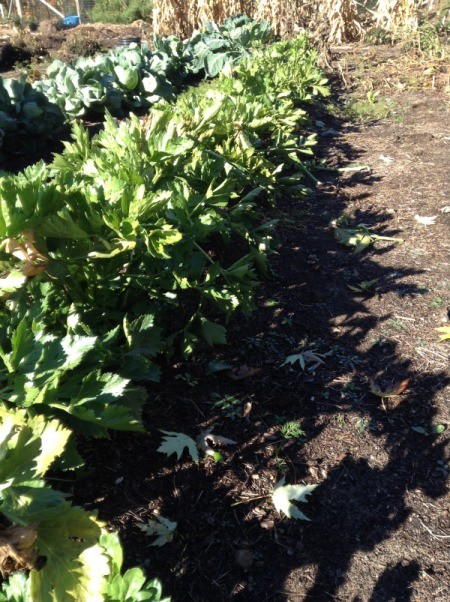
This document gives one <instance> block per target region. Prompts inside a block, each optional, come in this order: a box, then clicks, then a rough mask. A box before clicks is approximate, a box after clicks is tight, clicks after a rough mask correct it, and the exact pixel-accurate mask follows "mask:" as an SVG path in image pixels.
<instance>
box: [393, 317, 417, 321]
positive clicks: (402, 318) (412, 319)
mask: <svg viewBox="0 0 450 602" xmlns="http://www.w3.org/2000/svg"><path fill="white" fill-rule="evenodd" d="M394 318H400V319H401V320H411V322H415V321H416V318H408V316H397V315H395V316H394Z"/></svg>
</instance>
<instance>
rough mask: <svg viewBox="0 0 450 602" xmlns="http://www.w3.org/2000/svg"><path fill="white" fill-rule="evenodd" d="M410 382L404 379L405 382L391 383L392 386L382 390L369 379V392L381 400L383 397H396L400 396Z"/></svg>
mask: <svg viewBox="0 0 450 602" xmlns="http://www.w3.org/2000/svg"><path fill="white" fill-rule="evenodd" d="M410 380H411V379H410V378H406V379H405V380H401V381H398V382H395V383H392V385H390V386H387V387H385V388H384V389H382V388H381V387H380V385H378V384H377V383H376V382H375V381H374V380H372V379H371V380H370V382H369V391H370V392H371V393H372V394H373V395H376V396H377V397H381V398H382V399H383V398H385V397H397V396H398V395H402V394H403V393H404V391H405V389H406V387H407V386H408V384H409V381H410Z"/></svg>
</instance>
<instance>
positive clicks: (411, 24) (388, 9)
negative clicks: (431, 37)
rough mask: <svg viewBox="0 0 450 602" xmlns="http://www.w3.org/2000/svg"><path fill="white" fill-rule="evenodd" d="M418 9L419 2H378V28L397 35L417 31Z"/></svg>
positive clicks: (382, 0)
mask: <svg viewBox="0 0 450 602" xmlns="http://www.w3.org/2000/svg"><path fill="white" fill-rule="evenodd" d="M417 9H418V3H417V0H378V2H377V6H376V10H375V13H374V16H375V21H376V27H381V28H382V29H384V30H385V31H390V32H392V33H396V34H399V33H404V32H411V31H416V29H417V28H418V26H419V22H418V15H417Z"/></svg>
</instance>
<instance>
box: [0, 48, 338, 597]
mask: <svg viewBox="0 0 450 602" xmlns="http://www.w3.org/2000/svg"><path fill="white" fill-rule="evenodd" d="M325 83H326V82H325V80H324V78H323V76H322V74H321V73H320V71H319V70H318V69H317V67H316V56H315V53H314V51H312V50H311V49H310V48H309V47H308V43H307V40H306V38H305V37H299V38H297V39H295V40H292V41H289V42H280V43H277V44H274V45H272V46H270V47H268V48H266V49H264V50H257V51H255V53H254V54H253V55H252V57H251V58H250V59H245V60H243V61H242V62H241V63H240V64H239V65H238V66H237V67H235V68H234V69H231V67H230V68H228V69H225V70H224V72H223V73H222V76H221V77H220V78H219V79H217V80H215V82H214V83H212V84H209V85H206V84H203V85H201V86H199V87H197V88H195V89H194V88H193V89H190V90H189V91H188V92H186V93H184V94H182V95H181V96H180V97H179V98H178V100H177V102H176V104H174V105H158V106H155V107H154V108H153V109H152V110H151V111H150V113H149V114H148V116H147V117H146V118H145V119H143V120H142V121H139V120H138V119H137V118H135V117H133V118H131V119H130V120H127V121H123V122H121V123H120V124H117V123H115V121H114V120H113V119H112V118H110V117H108V118H107V120H106V123H105V127H104V130H102V131H101V132H100V133H99V134H98V135H97V136H96V137H94V138H93V139H92V140H90V139H89V136H88V135H87V133H86V131H85V130H84V129H83V128H82V127H81V126H79V125H77V126H76V127H75V128H74V131H73V141H72V142H71V143H66V149H65V151H64V152H63V153H62V154H61V155H59V156H57V157H56V158H55V160H54V161H53V163H52V164H51V165H44V164H43V163H40V164H38V165H36V166H34V167H32V168H28V169H27V170H25V172H24V173H22V174H19V175H17V176H13V175H10V176H4V177H3V178H2V179H1V180H0V273H2V277H1V278H0V299H1V300H2V306H1V309H0V317H1V326H0V401H1V402H2V404H3V407H4V408H5V409H4V413H5V418H4V421H3V422H4V423H6V421H7V420H9V421H11V420H17V418H16V417H17V416H20V420H22V421H24V422H23V424H22V423H21V425H20V430H19V431H18V427H17V428H15V429H13V431H14V433H15V434H14V437H16V438H18V437H20V436H21V435H20V432H21V431H22V430H23V429H26V432H28V433H30V430H29V429H30V427H29V421H32V420H38V421H39V424H40V425H41V426H40V427H39V428H42V429H43V430H42V433H44V432H46V431H45V429H46V428H47V425H53V426H52V427H51V428H52V429H53V431H55V430H58V431H61V432H64V437H65V434H66V433H69V434H68V435H67V437H66V438H65V439H64V442H60V443H58V438H57V437H54V436H52V437H50V436H45V437H44V438H43V437H41V439H40V443H39V442H38V443H36V444H35V447H34V453H35V455H37V454H38V451H39V449H40V450H44V449H45V451H46V453H48V454H50V455H52V454H53V458H58V463H59V466H60V467H61V468H67V467H72V468H73V467H76V465H77V464H78V463H79V462H80V459H79V458H78V457H77V454H76V448H75V441H74V439H73V436H69V435H70V431H69V429H71V430H73V431H74V432H75V433H83V434H87V435H93V436H104V435H106V433H107V430H108V429H122V430H142V428H143V427H142V422H141V420H140V411H141V407H142V404H143V403H144V401H145V399H146V394H147V389H148V387H149V384H151V382H153V381H157V380H158V379H159V366H158V363H160V362H161V360H162V359H163V358H164V357H166V356H168V355H171V354H173V353H182V354H183V355H184V356H186V357H187V356H189V354H191V353H192V352H193V350H194V349H195V347H196V346H197V345H204V344H207V345H214V344H220V343H225V342H226V329H225V326H224V324H223V318H224V319H225V321H226V320H227V319H228V318H229V317H230V316H231V315H232V314H233V313H234V312H235V311H236V310H237V309H240V310H241V311H244V312H249V311H251V309H252V308H253V295H254V289H255V286H256V285H257V283H258V281H259V280H260V279H261V278H265V277H266V276H267V275H268V272H269V266H268V255H269V253H270V247H271V239H272V237H273V231H274V227H275V225H276V224H275V222H274V221H273V220H270V219H267V217H266V215H267V214H268V213H270V209H271V208H272V207H274V205H275V204H276V201H277V199H278V198H279V197H280V196H285V195H291V196H294V197H298V198H302V197H303V196H304V195H305V194H307V192H308V188H307V185H308V184H309V181H308V180H310V179H311V178H313V176H312V175H311V174H310V172H309V168H308V162H309V160H310V158H311V156H312V153H313V150H312V149H313V146H314V144H315V139H314V136H312V135H308V131H307V128H308V113H307V107H308V102H310V101H311V100H312V99H313V98H314V97H315V96H318V95H325V94H327V88H326V87H325ZM221 316H222V317H223V318H222V317H221ZM146 387H147V389H146ZM55 425H58V426H55ZM61 425H64V426H61ZM48 428H50V427H48ZM18 433H19V434H18ZM0 446H1V442H0ZM23 447H24V445H22V444H21V445H19V444H18V443H17V441H14V445H13V446H12V447H11V450H12V452H11V453H13V452H14V450H16V448H17V449H18V450H19V451H18V452H17V453H19V452H20V450H21V449H22V448H23ZM64 450H65V451H64ZM36 465H37V466H39V462H36ZM47 466H48V462H47V463H46V464H45V465H44V468H46V467H47ZM44 472H45V471H43V470H42V471H41V472H40V473H39V474H38V475H37V476H39V477H41V476H42V475H43V473H44ZM25 480H26V481H27V482H28V481H29V479H28V477H27V478H26V479H25ZM4 483H5V485H4V487H3V489H2V493H1V494H0V496H1V497H0V499H1V502H0V512H1V513H2V514H3V515H4V516H5V517H6V518H7V520H8V521H9V523H10V524H11V527H9V528H15V527H16V526H19V525H20V526H22V527H30V526H31V524H37V525H38V527H37V534H36V533H35V534H34V535H33V537H34V540H33V545H32V549H33V551H34V553H37V554H40V555H44V556H46V558H47V564H46V566H45V568H44V570H45V571H48V574H49V575H50V576H49V577H48V578H47V579H46V580H44V581H43V578H42V574H45V573H42V571H37V570H36V568H35V567H34V566H33V565H31V566H27V565H25V566H27V568H29V569H30V570H31V572H30V575H31V584H32V585H31V586H30V585H29V583H30V581H29V580H28V581H26V583H27V584H28V585H27V587H32V588H35V589H34V590H33V591H39V594H36V595H34V597H33V596H32V597H31V599H35V600H46V599H50V598H51V597H52V596H53V598H52V599H56V600H59V599H61V600H63V599H64V600H67V599H69V598H67V597H66V598H61V597H59V594H57V593H55V592H56V591H57V587H58V586H59V584H60V581H57V580H56V579H57V578H56V569H55V567H54V566H52V563H53V562H56V560H54V555H55V553H56V552H55V550H56V549H57V547H58V543H57V542H56V541H53V540H52V539H51V538H52V537H53V534H51V533H50V534H47V531H46V528H45V524H46V523H45V520H44V521H43V523H42V522H41V520H40V515H39V514H38V515H33V513H30V514H25V515H19V514H17V515H15V514H14V512H11V511H9V509H8V501H7V496H8V495H9V494H8V491H9V487H10V485H9V484H8V483H10V477H9V480H5V481H4ZM40 487H41V485H40ZM52 495H53V494H52ZM54 495H55V496H58V495H60V494H56V493H55V494H54ZM27 496H28V497H29V496H30V493H29V492H27ZM11 497H12V498H14V499H15V496H11ZM27 499H28V498H27ZM46 499H47V498H45V499H44V498H42V499H41V501H40V502H39V508H40V510H42V511H46V509H47V501H46ZM5 500H6V501H5ZM50 502H51V495H50V494H48V503H49V504H50V508H52V507H53V506H52V504H51V503H50ZM64 504H65V506H64V508H65V510H62V509H61V516H63V515H64V514H65V513H66V512H68V513H70V512H75V511H74V510H69V508H72V507H71V506H69V505H68V503H67V502H64ZM77 512H78V510H77ZM80 512H81V511H80ZM61 520H64V519H62V518H61ZM67 520H68V521H69V523H70V517H68V519H67ZM86 520H88V518H87V516H86ZM89 520H90V521H91V522H92V521H94V519H92V517H90V518H89ZM94 522H95V521H94ZM42 525H44V526H42ZM75 531H76V529H75ZM75 531H70V539H71V541H75V540H76V541H79V540H78V539H77V535H76V533H75ZM96 533H97V535H96V536H98V531H97V532H96ZM66 535H67V533H66ZM78 537H79V539H80V540H82V541H86V542H88V541H89V542H91V541H93V540H90V539H89V537H88V536H87V535H86V536H84V535H82V534H81V533H80V534H79V535H78ZM94 539H95V537H94ZM66 543H67V542H66ZM105 545H106V544H105ZM105 545H104V546H103V548H102V544H101V542H100V540H99V543H98V545H97V544H94V547H95V546H97V547H95V552H94V551H92V555H94V556H95V555H97V556H98V555H99V554H100V555H102V557H105V556H108V552H101V549H103V550H104V548H105ZM98 546H100V548H99V547H98ZM88 549H89V550H90V548H86V549H83V551H79V552H75V551H71V552H70V553H71V554H74V555H73V561H74V562H78V563H79V565H80V567H83V568H79V570H78V571H74V572H73V574H72V573H71V576H70V577H68V578H69V579H70V580H72V581H74V583H73V585H72V586H71V587H72V589H71V590H70V591H74V592H76V595H75V594H74V599H76V600H80V601H81V602H83V600H96V599H97V598H95V597H93V596H92V594H90V593H89V595H88V594H84V593H82V591H84V592H88V589H86V588H87V586H86V583H85V582H89V584H90V585H89V587H97V588H98V591H100V592H101V593H100V597H99V598H98V599H105V600H110V599H111V600H116V599H120V600H122V599H123V600H124V601H125V600H127V599H128V598H126V597H123V598H114V597H109V598H108V597H107V594H106V593H105V592H106V591H107V588H108V583H109V582H110V580H108V579H109V577H108V575H110V574H111V573H110V572H108V566H110V565H111V563H109V564H108V562H106V563H104V564H103V566H104V571H105V573H104V575H105V577H102V574H101V572H100V573H99V572H97V573H96V575H97V579H98V580H100V581H101V583H100V584H99V583H98V582H97V583H96V584H92V583H91V581H89V580H90V578H91V577H92V575H91V572H92V565H90V562H91V560H90V557H91V552H87V550H88ZM71 550H72V548H71ZM77 554H78V555H77ZM113 564H114V563H113ZM114 566H116V565H114ZM47 567H48V568H47ZM52 571H53V572H52ZM38 573H39V575H38ZM116 577H117V579H118V580H120V579H124V578H125V576H123V577H122V576H121V575H120V570H119V571H117V570H116V574H115V577H114V578H116ZM60 579H64V577H63V576H61V577H60ZM41 582H42V583H43V585H42V586H40V587H41V589H39V590H38V589H36V588H37V585H33V583H41ZM143 586H145V584H144V583H143ZM149 587H151V588H153V589H155V587H156V586H155V585H154V584H153V585H149ZM77 588H78V589H77ZM119 589H120V588H119ZM108 591H109V590H108ZM121 591H122V590H121ZM152 591H153V590H152ZM155 591H156V590H155ZM158 591H159V590H158ZM108 595H109V594H108ZM117 595H118V594H117ZM155 595H159V593H157V594H155ZM46 596H47V597H46ZM83 596H84V597H83ZM89 596H91V597H89ZM101 596H103V598H102V597H101ZM0 599H1V598H0ZM134 599H153V598H151V597H150V596H149V597H143V596H141V597H140V598H138V597H136V598H134ZM156 599H157V598H155V600H156Z"/></svg>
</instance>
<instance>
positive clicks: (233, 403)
mask: <svg viewBox="0 0 450 602" xmlns="http://www.w3.org/2000/svg"><path fill="white" fill-rule="evenodd" d="M211 397H212V398H213V399H215V400H216V401H215V402H214V406H215V407H216V408H218V409H219V410H220V412H221V413H222V414H223V415H224V416H226V417H227V418H231V420H236V419H237V418H242V412H243V404H242V401H241V400H240V399H238V398H237V397H235V396H234V395H219V394H218V393H213V394H212V395H211Z"/></svg>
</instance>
